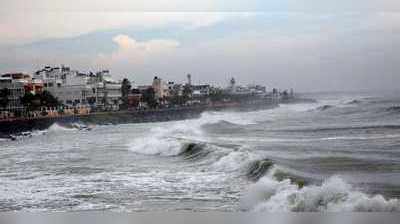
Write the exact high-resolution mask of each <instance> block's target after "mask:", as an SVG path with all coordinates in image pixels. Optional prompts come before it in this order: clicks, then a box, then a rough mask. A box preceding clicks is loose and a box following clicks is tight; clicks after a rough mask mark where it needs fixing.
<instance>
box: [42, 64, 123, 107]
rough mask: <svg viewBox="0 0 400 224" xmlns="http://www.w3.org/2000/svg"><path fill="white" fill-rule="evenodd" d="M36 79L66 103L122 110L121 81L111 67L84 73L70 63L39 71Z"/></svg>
mask: <svg viewBox="0 0 400 224" xmlns="http://www.w3.org/2000/svg"><path fill="white" fill-rule="evenodd" d="M34 79H35V80H42V82H43V88H44V90H47V91H49V92H50V93H51V94H53V95H54V96H55V97H57V99H58V100H59V101H60V102H61V103H62V104H64V105H66V106H88V105H90V106H92V107H96V108H99V109H104V110H118V109H119V104H120V103H121V82H117V81H114V80H113V79H112V78H111V75H110V72H109V71H108V70H103V71H100V72H97V73H96V74H93V73H81V72H78V71H75V70H71V69H70V68H69V67H65V66H61V67H50V66H46V67H45V68H44V69H42V70H39V71H37V72H35V74H34Z"/></svg>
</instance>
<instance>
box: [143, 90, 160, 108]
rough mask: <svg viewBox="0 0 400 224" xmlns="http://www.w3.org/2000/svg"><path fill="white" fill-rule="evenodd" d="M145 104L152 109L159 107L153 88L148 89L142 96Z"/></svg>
mask: <svg viewBox="0 0 400 224" xmlns="http://www.w3.org/2000/svg"><path fill="white" fill-rule="evenodd" d="M142 99H143V102H145V103H147V105H148V106H149V107H150V108H155V107H156V106H157V104H158V103H157V100H156V93H155V91H154V89H153V88H152V87H149V88H148V89H146V90H145V91H144V92H143V94H142Z"/></svg>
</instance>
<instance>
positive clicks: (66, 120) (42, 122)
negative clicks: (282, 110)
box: [0, 102, 279, 138]
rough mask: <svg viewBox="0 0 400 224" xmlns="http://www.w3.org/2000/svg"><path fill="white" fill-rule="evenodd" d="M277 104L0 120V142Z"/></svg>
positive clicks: (174, 119) (184, 118)
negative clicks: (65, 128)
mask: <svg viewBox="0 0 400 224" xmlns="http://www.w3.org/2000/svg"><path fill="white" fill-rule="evenodd" d="M278 106H279V104H278V103H271V102H265V103H262V104H247V103H238V104H221V105H198V106H187V107H178V108H163V109H153V110H135V111H129V110H126V111H113V112H95V113H90V114H82V115H63V116H57V117H36V118H16V119H12V120H2V121H1V120H0V138H10V137H11V136H12V135H15V134H17V135H18V134H20V133H23V132H30V131H34V130H39V131H40V130H45V129H47V128H49V127H50V126H51V125H53V124H55V123H60V124H64V125H68V124H72V123H83V124H85V125H107V124H128V123H148V122H166V121H177V120H186V119H195V118H199V117H200V116H201V114H202V113H203V112H206V111H229V110H232V111H255V110H264V109H273V108H275V107H278Z"/></svg>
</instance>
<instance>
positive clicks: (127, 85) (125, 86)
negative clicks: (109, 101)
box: [121, 78, 132, 109]
mask: <svg viewBox="0 0 400 224" xmlns="http://www.w3.org/2000/svg"><path fill="white" fill-rule="evenodd" d="M131 88H132V85H131V82H130V81H129V80H128V79H126V78H125V79H123V80H122V86H121V95H122V104H121V109H127V108H128V96H129V93H130V91H131Z"/></svg>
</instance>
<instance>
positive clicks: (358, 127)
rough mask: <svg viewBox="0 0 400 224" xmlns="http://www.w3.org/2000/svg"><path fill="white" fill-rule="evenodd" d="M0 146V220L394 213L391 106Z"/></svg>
mask: <svg viewBox="0 0 400 224" xmlns="http://www.w3.org/2000/svg"><path fill="white" fill-rule="evenodd" d="M309 97H312V98H315V99H317V100H318V102H317V103H310V104H290V105H281V106H280V107H279V108H276V109H272V110H265V111H256V112H208V113H204V114H203V115H202V116H201V118H199V119H196V120H185V121H176V122H166V123H151V124H129V125H110V126H96V127H94V128H93V130H91V131H87V130H78V129H74V128H63V127H61V126H59V125H53V126H52V127H51V128H50V129H49V130H46V131H43V132H34V133H33V136H32V137H21V138H19V139H18V140H17V141H7V140H0V148H1V150H0V158H1V160H0V210H1V211H12V210H29V211H42V210H44V211H77V210H78V211H82V210H105V209H107V210H108V209H110V210H114V211H155V210H156V211H160V210H161V211H171V210H194V211H209V210H218V211H238V210H246V211H247V210H256V211H399V210H400V201H399V200H398V198H399V197H400V96H399V95H396V94H338V93H336V94H313V95H309Z"/></svg>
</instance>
